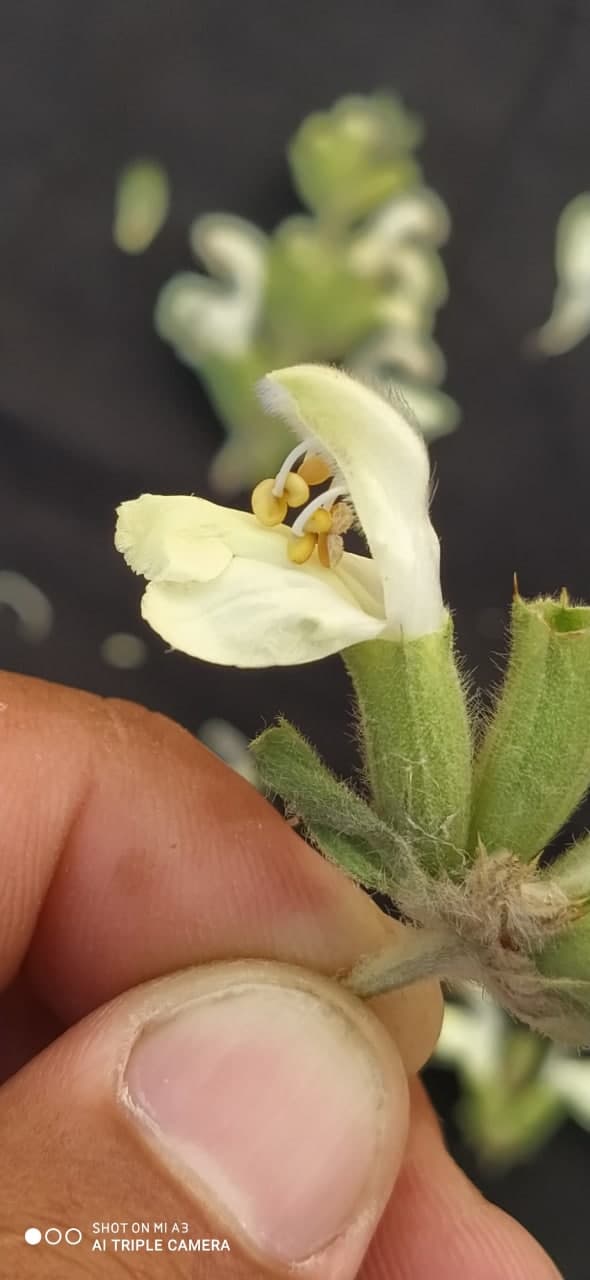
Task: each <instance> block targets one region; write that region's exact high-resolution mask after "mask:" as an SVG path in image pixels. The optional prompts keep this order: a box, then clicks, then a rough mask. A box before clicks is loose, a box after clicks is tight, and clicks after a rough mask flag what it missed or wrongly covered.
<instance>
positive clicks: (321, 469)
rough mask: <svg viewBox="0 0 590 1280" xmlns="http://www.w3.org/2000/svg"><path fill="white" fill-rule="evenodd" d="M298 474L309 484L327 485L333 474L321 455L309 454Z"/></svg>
mask: <svg viewBox="0 0 590 1280" xmlns="http://www.w3.org/2000/svg"><path fill="white" fill-rule="evenodd" d="M297 474H298V475H299V476H301V477H302V479H303V480H306V481H307V483H308V484H325V483H326V480H329V479H330V476H331V475H332V472H331V470H330V467H329V466H328V463H327V462H326V460H325V458H322V457H321V455H320V454H319V453H307V454H306V455H305V457H304V459H303V462H302V463H301V466H300V467H299V468H298V471H297Z"/></svg>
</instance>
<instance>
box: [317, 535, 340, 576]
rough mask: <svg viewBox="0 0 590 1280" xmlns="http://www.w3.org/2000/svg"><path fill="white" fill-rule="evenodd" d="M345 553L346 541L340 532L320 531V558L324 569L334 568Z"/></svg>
mask: <svg viewBox="0 0 590 1280" xmlns="http://www.w3.org/2000/svg"><path fill="white" fill-rule="evenodd" d="M343 555H344V543H343V541H342V538H341V537H340V534H339V533H320V536H319V538H318V559H319V561H320V564H323V566H324V569H334V568H335V567H336V565H337V564H338V561H339V560H341V559H342V556H343Z"/></svg>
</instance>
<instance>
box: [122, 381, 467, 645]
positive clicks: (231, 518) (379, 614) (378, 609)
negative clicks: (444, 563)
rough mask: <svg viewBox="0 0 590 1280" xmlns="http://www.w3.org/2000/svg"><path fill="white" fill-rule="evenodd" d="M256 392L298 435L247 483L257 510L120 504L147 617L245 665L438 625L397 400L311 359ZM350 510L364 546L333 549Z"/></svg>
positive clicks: (424, 497) (411, 442)
mask: <svg viewBox="0 0 590 1280" xmlns="http://www.w3.org/2000/svg"><path fill="white" fill-rule="evenodd" d="M260 396H261V399H262V401H263V403H264V404H265V406H266V408H267V410H268V411H269V413H271V414H277V415H279V417H281V418H282V419H283V420H284V421H286V422H287V423H288V425H289V427H290V428H291V429H292V430H293V432H294V434H295V435H296V436H298V437H299V441H300V443H299V445H297V446H296V447H295V449H294V450H291V452H290V454H289V455H288V457H287V460H286V464H285V465H284V466H283V467H281V468H280V469H279V471H278V473H277V475H276V476H275V477H274V478H270V479H269V480H268V481H262V482H261V483H260V484H259V485H258V486H257V487H256V489H255V490H254V493H253V495H252V505H253V510H254V514H252V515H248V514H246V513H243V512H238V511H232V510H230V509H227V508H224V507H217V506H215V505H214V504H212V503H209V502H205V501H204V500H203V499H200V498H193V497H183V496H179V497H164V496H156V495H153V494H144V495H143V497H141V498H138V499H136V500H135V501H131V502H125V503H123V505H122V506H121V507H120V509H119V520H118V526H117V535H116V545H117V547H118V549H119V550H120V551H121V552H122V553H123V555H124V556H125V559H126V560H127V563H128V564H129V565H130V566H131V568H132V569H133V570H134V571H135V572H136V573H141V574H143V575H144V576H145V577H146V578H148V580H149V585H148V587H147V590H146V592H145V595H144V598H143V602H142V612H143V616H144V618H145V619H146V621H147V622H149V624H150V625H151V626H152V627H153V628H154V630H155V631H157V632H158V634H160V635H161V636H162V637H163V638H164V639H165V640H166V641H167V642H168V643H169V644H171V645H173V646H174V648H176V649H181V650H183V651H184V652H185V653H189V654H191V655H192V656H194V657H199V658H204V659H208V660H209V661H214V662H224V663H230V664H232V665H236V666H241V667H263V666H271V665H285V664H289V665H293V664H297V663H303V662H312V661H314V660H316V659H318V658H323V657H325V656H327V655H328V654H331V653H337V652H339V651H340V650H342V649H345V648H346V647H347V646H349V645H353V644H357V643H358V642H359V641H363V640H371V639H376V638H377V637H382V638H387V637H395V638H399V636H400V635H401V634H402V632H403V634H404V635H405V636H407V637H408V638H411V637H415V636H418V635H422V634H429V633H430V632H432V631H436V630H438V629H439V628H440V627H441V626H442V625H443V623H444V619H445V616H446V615H445V610H444V608H443V604H442V597H441V589H440V581H439V545H438V539H437V537H436V534H435V533H434V530H433V528H432V525H431V523H430V519H429V515H428V502H429V465H428V457H427V453H426V449H425V446H424V444H423V441H422V439H421V437H420V435H419V433H418V431H417V430H416V428H415V427H414V426H413V425H412V423H411V422H410V421H408V417H407V416H406V415H407V411H406V410H405V409H404V407H403V405H402V404H401V403H396V402H393V403H387V401H386V400H384V399H383V398H382V397H381V396H379V395H378V394H376V393H375V392H374V391H372V390H369V389H367V388H366V387H365V386H363V385H362V384H360V383H359V382H356V381H354V380H353V379H351V378H349V377H347V375H345V374H344V373H341V372H339V371H338V370H335V369H331V368H327V367H322V366H314V365H310V366H304V365H303V366H298V367H295V368H292V369H284V370H281V371H279V372H276V373H271V374H270V375H269V376H268V377H266V378H265V379H264V381H263V382H262V384H261V386H260ZM297 464H300V465H299V467H298V470H297V471H295V470H293V469H292V468H293V466H295V465H297ZM306 476H307V477H308V479H306V478H305V477H306ZM328 477H329V478H330V484H329V487H328V488H327V489H326V490H325V491H324V492H322V493H320V494H319V495H318V496H317V497H315V498H310V486H313V485H314V484H315V483H318V482H319V484H321V483H322V482H324V481H325V480H326V479H327V478H328ZM318 487H319V485H318ZM293 508H300V510H299V514H298V515H297V517H296V519H295V521H294V523H293V525H292V527H291V528H289V527H288V526H287V525H285V524H284V523H283V521H284V519H285V517H286V516H287V514H288V512H289V510H290V509H293ZM353 513H354V517H355V518H356V520H358V522H359V524H360V526H361V527H362V530H363V532H364V534H365V537H366V540H367V542H368V545H369V549H370V551H371V556H370V557H369V556H359V555H355V554H353V553H352V552H349V551H344V550H343V547H342V537H343V534H345V533H346V532H347V529H348V527H349V526H350V524H351V523H352V519H353ZM238 602H239V604H238ZM238 608H239V613H240V616H239V622H238V625H236V621H237V617H236V610H237V609H238Z"/></svg>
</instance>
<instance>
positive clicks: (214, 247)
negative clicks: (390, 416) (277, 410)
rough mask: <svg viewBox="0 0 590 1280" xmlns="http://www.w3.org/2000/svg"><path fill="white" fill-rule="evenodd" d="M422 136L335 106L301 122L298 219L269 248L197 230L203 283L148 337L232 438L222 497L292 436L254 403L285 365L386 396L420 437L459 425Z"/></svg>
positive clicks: (369, 102) (395, 108) (403, 116)
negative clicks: (443, 334) (363, 383)
mask: <svg viewBox="0 0 590 1280" xmlns="http://www.w3.org/2000/svg"><path fill="white" fill-rule="evenodd" d="M421 137H422V128H421V125H420V122H419V121H418V120H417V119H416V118H415V117H414V116H412V115H411V114H410V113H409V112H408V111H406V109H405V107H404V106H403V105H402V103H401V102H400V101H399V100H398V99H397V98H395V97H393V96H389V95H386V94H375V95H373V96H367V97H362V96H350V97H346V98H343V99H341V100H340V101H339V102H337V103H336V104H335V106H334V107H332V108H331V110H329V111H327V112H318V113H316V114H314V115H311V116H309V117H308V118H307V119H306V120H304V122H303V124H302V125H301V127H300V128H299V130H298V131H297V133H296V134H295V137H294V138H293V139H292V140H291V143H290V144H289V148H288V161H289V165H290V168H291V173H292V177H293V181H294V184H295V187H296V189H297V192H298V194H299V196H300V197H301V199H302V201H303V203H304V205H305V206H306V207H307V212H304V213H300V214H296V215H294V216H292V217H288V218H286V219H285V220H284V221H283V222H282V223H281V224H280V225H279V226H278V227H277V228H276V230H275V231H274V232H273V233H272V234H270V235H266V234H264V233H263V232H262V231H259V230H258V228H257V227H255V226H253V225H252V224H251V223H249V222H247V221H246V220H245V219H243V218H239V217H234V216H231V215H229V214H223V213H218V214H206V215H203V216H201V217H199V218H197V219H196V221H195V222H194V223H193V226H192V227H191V231H190V246H191V249H192V251H193V253H194V255H195V257H196V259H197V260H198V262H199V264H201V265H202V266H203V267H204V268H205V270H206V272H207V273H208V274H204V273H201V272H200V271H184V272H181V273H179V274H177V275H175V276H174V277H173V278H172V279H171V280H170V281H168V283H167V284H165V285H164V287H163V289H162V290H161V292H160V296H159V298H158V301H157V305H156V312H155V322H156V328H157V330H158V333H159V334H160V336H161V337H162V338H163V339H164V340H165V341H166V342H169V343H170V344H171V345H172V347H173V348H174V350H175V352H176V354H177V355H178V357H179V358H180V359H181V360H183V361H184V362H185V363H186V364H188V365H189V366H190V367H191V368H193V369H194V370H195V371H196V372H197V373H198V374H199V376H200V377H201V378H202V379H203V381H204V383H205V386H206V388H207V390H208V393H209V395H210V397H211V400H212V401H213V403H214V405H215V407H216V409H217V411H218V413H219V416H220V417H221V419H222V420H223V422H224V424H225V427H226V429H227V432H228V440H227V443H226V445H225V446H224V448H223V449H222V450H221V451H220V453H219V454H218V455H217V457H216V458H215V459H214V462H213V466H212V471H211V481H212V484H213V487H214V488H215V489H216V490H217V491H218V492H221V493H232V492H236V491H237V490H239V489H242V488H245V487H247V486H248V485H251V484H254V483H255V482H256V481H257V480H258V479H260V478H261V477H262V476H264V475H265V474H268V473H269V472H270V471H272V470H273V469H274V468H275V467H277V468H278V466H280V461H281V457H282V456H283V455H284V453H285V452H286V450H287V442H288V433H287V431H286V430H280V429H279V428H278V427H277V424H276V423H273V422H271V421H269V416H268V414H267V413H266V412H265V409H264V406H263V405H261V403H260V402H259V401H258V400H257V399H256V396H255V394H254V386H255V384H256V383H257V382H258V381H260V379H261V378H262V377H264V375H265V374H266V373H268V372H269V370H272V369H273V368H277V367H279V366H284V365H290V364H295V363H301V362H306V361H310V360H314V361H330V362H333V361H338V362H342V363H344V364H345V365H346V367H347V368H349V369H351V370H353V371H355V372H358V373H360V374H362V375H363V376H369V377H371V378H372V379H373V380H374V381H377V380H379V381H381V382H383V384H384V385H394V386H396V387H397V388H398V389H399V390H400V391H401V392H402V393H403V395H404V397H405V399H406V400H407V402H408V403H409V405H410V407H411V408H412V409H413V411H414V413H415V415H416V418H417V420H418V422H419V426H420V430H421V431H422V432H423V434H424V436H425V437H427V438H433V437H434V436H437V435H440V434H442V433H444V432H446V431H450V430H452V429H453V427H454V426H455V425H456V423H457V421H458V410H457V406H456V405H455V404H454V402H453V401H452V400H451V399H450V398H449V396H447V395H445V393H444V392H443V391H441V389H440V383H441V382H442V380H443V378H444V376H445V362H444V359H443V356H442V352H441V351H440V349H439V348H438V346H437V345H436V343H435V342H434V340H433V337H432V330H433V327H434V322H435V317H436V312H437V310H438V309H439V307H441V306H442V305H443V303H444V302H445V300H446V297H447V292H448V290H447V281H446V276H445V272H444V268H443V265H442V261H441V258H440V255H439V252H438V250H439V248H440V246H441V245H442V244H444V242H445V240H446V239H447V237H448V234H449V216H448V213H447V210H446V209H445V206H444V205H443V203H442V201H441V200H440V199H439V197H438V196H437V195H435V194H434V192H432V191H430V190H429V189H428V188H427V186H426V185H425V183H424V181H423V178H422V174H421V170H420V166H419V164H418V162H417V160H416V158H415V155H414V151H415V149H416V147H417V146H418V144H419V142H420V140H421Z"/></svg>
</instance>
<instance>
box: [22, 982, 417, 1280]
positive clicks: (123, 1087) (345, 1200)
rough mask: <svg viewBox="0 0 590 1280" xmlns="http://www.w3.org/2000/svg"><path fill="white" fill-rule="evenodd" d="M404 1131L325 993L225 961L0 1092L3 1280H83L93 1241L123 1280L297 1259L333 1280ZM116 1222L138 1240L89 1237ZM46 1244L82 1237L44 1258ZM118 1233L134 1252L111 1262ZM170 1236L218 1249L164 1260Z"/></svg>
mask: <svg viewBox="0 0 590 1280" xmlns="http://www.w3.org/2000/svg"><path fill="white" fill-rule="evenodd" d="M407 1121H408V1093H407V1082H406V1074H405V1071H404V1068H403V1064H402V1062H401V1059H400V1057H399V1054H398V1053H397V1051H396V1049H395V1046H394V1045H393V1042H392V1040H391V1038H390V1036H389V1035H388V1034H387V1033H386V1031H385V1029H384V1028H383V1027H382V1026H381V1024H380V1023H379V1021H378V1020H377V1019H376V1018H375V1017H374V1016H373V1015H372V1014H371V1013H370V1012H369V1011H368V1009H367V1008H366V1006H364V1005H363V1004H362V1003H361V1002H360V1001H358V1000H356V999H354V998H353V997H351V996H350V995H349V994H348V993H347V992H345V991H344V990H343V989H342V988H341V987H339V986H337V985H336V984H334V983H332V982H330V981H329V980H327V979H325V978H320V977H316V976H315V975H312V974H309V973H307V972H306V971H304V970H301V969H295V968H292V967H288V966H280V965H276V964H269V963H268V962H244V961H238V962H233V963H230V964H226V965H211V966H202V967H201V968H199V969H195V970H191V971H187V972H185V973H183V974H179V975H174V976H173V977H170V978H165V979H160V980H158V981H156V982H154V983H151V984H148V985H146V986H144V987H141V988H139V989H136V990H134V991H130V992H127V993H125V994H124V995H123V996H121V997H119V999H118V1000H117V1001H115V1002H114V1003H112V1004H111V1005H109V1006H106V1007H105V1008H103V1009H102V1010H101V1011H100V1012H98V1013H94V1014H91V1015H90V1016H89V1017H88V1018H87V1019H85V1020H84V1021H83V1022H81V1023H78V1024H77V1025H76V1026H75V1027H72V1028H70V1030H69V1031H67V1032H66V1033H65V1034H64V1035H63V1036H62V1037H61V1038H60V1039H59V1040H57V1041H56V1042H55V1043H54V1044H53V1045H52V1046H51V1047H50V1048H49V1049H47V1050H45V1052H44V1053H43V1054H42V1055H40V1056H39V1057H38V1058H36V1059H35V1060H34V1061H32V1062H31V1063H29V1064H28V1065H27V1066H26V1067H24V1068H23V1070H22V1071H20V1072H19V1073H18V1074H17V1075H16V1076H14V1077H13V1078H12V1079H11V1080H10V1081H9V1082H8V1083H7V1084H6V1085H5V1086H4V1088H3V1089H2V1090H0V1130H1V1131H2V1133H3V1160H2V1172H1V1173H0V1178H1V1177H2V1176H3V1177H4V1179H5V1183H6V1185H5V1186H4V1187H3V1188H2V1194H1V1195H0V1205H1V1206H2V1207H1V1209H0V1228H1V1230H2V1234H3V1237H4V1239H3V1246H4V1247H3V1253H2V1256H3V1260H4V1261H3V1266H4V1268H5V1272H4V1273H5V1274H6V1275H9V1274H10V1275H18V1276H20V1277H22V1280H29V1278H32V1277H37V1276H39V1275H43V1276H44V1278H45V1280H58V1278H59V1280H63V1275H64V1264H66V1263H67V1265H68V1267H69V1270H68V1273H67V1274H68V1275H72V1276H75V1275H77V1274H80V1275H84V1277H88V1276H93V1275H95V1274H96V1276H103V1275H104V1274H105V1255H104V1253H103V1252H102V1251H101V1250H100V1248H99V1249H98V1250H97V1249H96V1246H95V1249H94V1250H93V1249H92V1245H93V1244H94V1243H95V1241H96V1240H97V1239H99V1240H103V1239H104V1240H105V1241H106V1249H105V1252H108V1253H109V1254H110V1258H111V1266H112V1267H113V1269H114V1270H115V1261H116V1259H115V1254H116V1253H117V1254H118V1256H119V1263H120V1265H121V1274H132V1275H133V1276H134V1277H138V1278H141V1277H144V1276H152V1275H153V1276H157V1277H160V1276H161V1275H162V1274H163V1272H162V1266H163V1263H164V1267H165V1273H166V1275H167V1276H170V1277H187V1278H188V1277H189V1276H190V1277H191V1278H193V1280H196V1277H209V1276H211V1275H212V1274H213V1271H214V1273H215V1276H216V1277H219V1280H230V1278H231V1280H262V1277H264V1276H268V1277H271V1276H277V1277H280V1276H284V1277H287V1276H288V1275H292V1274H293V1270H292V1268H293V1266H294V1265H295V1264H297V1263H303V1262H306V1267H305V1276H306V1280H352V1277H354V1276H356V1275H357V1272H358V1267H359V1265H360V1262H361V1259H362V1257H363V1255H364V1252H365V1250H366V1248H367V1245H368V1242H369V1240H370V1237H371V1234H372V1232H373V1231H374V1229H375V1226H376V1223H377V1221H378V1218H379V1215H380V1213H381V1212H382V1209H383V1206H384V1204H385V1203H386V1201H387V1198H388V1196H389V1195H390V1193H391V1189H392V1186H393V1183H394V1181H395V1178H396V1175H397V1172H398V1169H399V1166H400V1162H401V1158H402V1153H403V1148H404V1144H405V1141H406V1136H407ZM134 1222H138V1223H141V1222H143V1223H145V1224H146V1227H145V1229H143V1228H140V1230H139V1231H137V1232H134V1231H133V1229H131V1228H130V1227H127V1229H123V1230H122V1231H121V1232H119V1233H117V1230H116V1227H114V1228H113V1229H112V1230H110V1229H109V1230H104V1231H102V1230H99V1231H97V1232H94V1231H93V1223H97V1224H98V1226H99V1227H100V1224H101V1223H105V1224H118V1223H128V1224H131V1223H134ZM162 1223H166V1224H168V1228H167V1229H166V1230H162V1229H158V1228H157V1226H156V1224H162ZM174 1223H186V1224H187V1229H186V1232H184V1231H181V1232H180V1233H178V1232H176V1233H174V1232H171V1231H170V1229H169V1228H170V1226H171V1224H174ZM31 1228H33V1230H35V1228H36V1231H37V1235H39V1234H40V1235H41V1243H40V1247H39V1249H38V1250H37V1249H35V1250H33V1249H31V1248H30V1247H29V1246H28V1245H27V1243H26V1242H25V1232H26V1231H27V1230H28V1231H29V1233H30V1231H31ZM48 1228H49V1229H50V1237H49V1238H50V1239H55V1238H56V1235H59V1232H63V1233H65V1232H66V1230H67V1231H68V1232H69V1233H70V1238H71V1229H72V1228H73V1229H74V1231H76V1230H77V1231H81V1232H82V1236H83V1238H82V1240H81V1242H80V1245H79V1246H78V1247H77V1248H75V1249H74V1248H72V1247H70V1246H69V1245H68V1244H67V1243H66V1242H65V1240H64V1241H63V1243H62V1246H61V1247H60V1248H58V1247H57V1246H56V1247H54V1248H52V1247H51V1246H49V1247H48V1245H47V1244H46V1243H45V1242H44V1240H43V1237H44V1233H45V1232H46V1231H47V1229H48ZM52 1228H53V1229H54V1230H53V1231H52V1230H51V1229H52ZM120 1236H124V1237H125V1238H126V1239H129V1240H130V1241H132V1242H133V1241H134V1240H135V1243H136V1245H137V1248H135V1249H133V1251H132V1248H131V1247H129V1248H127V1249H126V1250H125V1253H126V1256H125V1255H124V1253H123V1249H122V1246H121V1245H120V1244H119V1245H116V1244H115V1241H118V1240H119V1239H120ZM29 1238H30V1235H29ZM182 1238H185V1239H186V1240H193V1241H201V1240H203V1239H207V1240H209V1239H213V1240H217V1241H220V1242H223V1241H224V1240H227V1242H228V1244H229V1249H228V1250H226V1249H223V1250H221V1249H216V1250H215V1254H216V1256H215V1258H214V1259H213V1257H212V1250H209V1251H207V1252H206V1253H205V1252H201V1250H200V1248H199V1251H198V1252H196V1251H195V1252H181V1250H180V1248H179V1245H178V1241H179V1239H182ZM140 1239H141V1240H143V1241H144V1244H143V1245H138V1244H137V1242H138V1241H139V1240H140ZM155 1239H161V1240H162V1247H161V1249H160V1250H159V1251H152V1252H148V1250H147V1248H146V1245H145V1242H146V1241H149V1242H150V1243H151V1244H152V1245H153V1242H154V1240H155ZM163 1253H165V1254H166V1258H165V1259H163V1258H162V1254H163ZM64 1255H65V1256H64ZM106 1273H107V1274H109V1275H110V1274H111V1271H110V1270H109V1269H108V1267H107V1271H106ZM116 1274H119V1271H118V1269H116Z"/></svg>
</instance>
